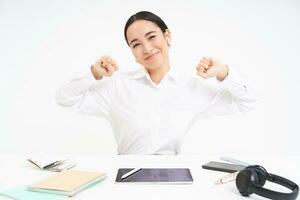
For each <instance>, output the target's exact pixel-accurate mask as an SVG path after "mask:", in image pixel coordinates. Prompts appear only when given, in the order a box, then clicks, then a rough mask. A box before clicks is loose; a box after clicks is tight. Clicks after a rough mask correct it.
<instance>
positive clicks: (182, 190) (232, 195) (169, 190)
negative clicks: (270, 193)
mask: <svg viewBox="0 0 300 200" xmlns="http://www.w3.org/2000/svg"><path fill="white" fill-rule="evenodd" d="M73 157H74V158H75V160H76V162H77V166H76V167H75V169H80V170H93V171H102V172H106V173H107V174H108V177H107V178H106V179H105V180H103V181H102V182H100V183H99V184H97V185H95V186H93V187H91V188H88V189H86V190H84V191H82V192H81V193H79V194H77V195H76V196H74V197H73V198H72V199H74V200H77V199H78V200H79V199H84V200H87V199H88V200H93V199H130V200H134V199H139V200H140V199H172V200H175V199H186V198H188V199H201V197H202V198H204V197H206V198H207V199H218V200H219V199H231V200H232V199H245V198H244V197H242V196H240V194H239V193H238V191H237V189H236V187H235V182H231V183H227V184H224V185H214V182H215V181H216V180H218V179H219V178H221V177H222V176H224V175H225V173H223V172H216V171H211V170H204V169H202V167H201V165H202V164H205V163H206V162H208V161H211V160H215V161H218V160H219V158H218V157H217V156H200V155H180V156H157V155H156V156H133V155H122V156H120V155H101V156H99V155H78V156H73ZM239 158H241V157H239ZM243 158H244V157H243ZM0 159H1V166H0V177H1V178H0V190H4V189H9V188H13V187H17V186H22V185H28V184H30V183H33V182H35V181H38V180H40V179H42V178H44V177H47V176H49V175H51V174H53V172H48V171H42V170H39V169H36V168H35V167H33V166H32V165H30V164H29V163H27V162H26V159H27V157H26V156H24V155H0ZM243 160H244V161H247V162H249V163H252V164H260V165H262V166H264V167H265V168H266V169H267V170H268V171H269V172H271V173H273V174H278V175H281V176H284V177H286V178H288V179H291V180H292V181H294V182H296V183H297V184H299V183H300V173H299V169H300V156H287V157H286V156H285V157H280V156H265V157H262V156H261V157H252V158H251V157H249V156H248V157H247V159H243ZM135 167H153V168H158V167H161V168H165V167H170V168H174V167H182V168H190V170H191V173H192V175H193V178H194V183H193V184H191V185H156V184H148V185H146V184H120V183H119V184H118V183H115V178H116V174H117V171H118V168H135ZM266 187H267V188H269V189H276V190H279V191H282V192H289V190H287V189H285V188H283V187H281V186H278V185H275V184H272V183H267V184H266ZM0 199H7V198H4V197H1V196H0ZM251 199H264V198H262V197H259V196H257V195H251Z"/></svg>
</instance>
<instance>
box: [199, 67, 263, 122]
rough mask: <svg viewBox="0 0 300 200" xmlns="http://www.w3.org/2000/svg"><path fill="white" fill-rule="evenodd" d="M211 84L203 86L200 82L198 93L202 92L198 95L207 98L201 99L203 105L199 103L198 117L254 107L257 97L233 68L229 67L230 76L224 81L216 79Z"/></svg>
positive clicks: (241, 111) (225, 113)
mask: <svg viewBox="0 0 300 200" xmlns="http://www.w3.org/2000/svg"><path fill="white" fill-rule="evenodd" d="M199 78H200V79H201V77H199ZM205 81H207V80H205ZM205 81H204V82H205ZM211 86H212V85H210V86H203V84H201V83H200V86H199V87H200V88H201V89H200V90H199V91H198V93H201V94H200V95H198V96H200V97H199V98H201V99H202V100H203V99H205V102H204V101H201V102H202V105H199V107H200V110H199V109H198V113H197V115H198V117H197V118H199V117H210V116H216V115H227V114H232V113H236V112H240V113H245V112H248V111H251V110H253V109H254V102H256V101H257V98H256V97H254V95H253V94H252V93H251V92H250V91H249V89H248V86H247V84H246V83H245V81H244V80H242V79H241V77H240V75H239V74H238V73H237V72H236V71H235V70H234V69H233V68H230V69H229V73H228V76H227V77H226V78H225V79H224V80H223V81H218V80H215V83H214V84H213V87H211Z"/></svg>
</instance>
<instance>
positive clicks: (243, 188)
mask: <svg viewBox="0 0 300 200" xmlns="http://www.w3.org/2000/svg"><path fill="white" fill-rule="evenodd" d="M235 184H236V187H237V189H238V191H239V192H240V193H241V194H242V195H243V196H249V195H250V194H252V193H253V192H252V185H253V184H256V185H258V184H259V181H258V176H257V174H256V172H255V170H253V168H245V169H243V170H241V171H240V172H239V173H238V175H237V177H236V180H235Z"/></svg>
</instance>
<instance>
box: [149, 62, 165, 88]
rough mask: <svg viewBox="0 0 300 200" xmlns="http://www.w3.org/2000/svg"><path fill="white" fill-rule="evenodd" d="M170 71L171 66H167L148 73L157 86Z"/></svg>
mask: <svg viewBox="0 0 300 200" xmlns="http://www.w3.org/2000/svg"><path fill="white" fill-rule="evenodd" d="M169 69H170V65H169V64H168V65H165V66H161V67H159V68H157V69H153V70H148V73H149V75H150V78H151V80H152V81H153V82H154V83H155V84H159V83H160V81H161V80H162V79H163V77H164V76H165V74H166V73H167V72H168V71H169Z"/></svg>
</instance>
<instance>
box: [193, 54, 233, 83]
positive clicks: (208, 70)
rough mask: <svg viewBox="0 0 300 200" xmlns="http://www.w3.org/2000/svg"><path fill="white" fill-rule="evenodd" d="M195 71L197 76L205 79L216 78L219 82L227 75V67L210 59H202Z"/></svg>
mask: <svg viewBox="0 0 300 200" xmlns="http://www.w3.org/2000/svg"><path fill="white" fill-rule="evenodd" d="M196 69H197V73H198V75H199V76H201V77H202V78H205V79H206V78H211V77H216V78H217V79H218V80H219V81H223V80H224V79H225V78H226V77H227V75H228V67H227V65H224V64H222V63H221V62H220V61H218V60H217V59H214V58H210V57H203V58H202V59H201V60H200V62H199V64H198V66H197V67H196Z"/></svg>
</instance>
